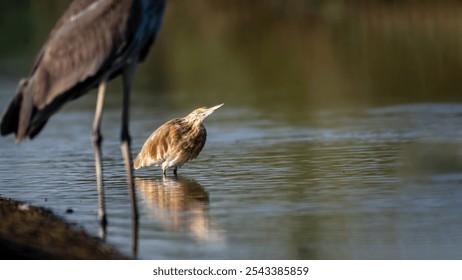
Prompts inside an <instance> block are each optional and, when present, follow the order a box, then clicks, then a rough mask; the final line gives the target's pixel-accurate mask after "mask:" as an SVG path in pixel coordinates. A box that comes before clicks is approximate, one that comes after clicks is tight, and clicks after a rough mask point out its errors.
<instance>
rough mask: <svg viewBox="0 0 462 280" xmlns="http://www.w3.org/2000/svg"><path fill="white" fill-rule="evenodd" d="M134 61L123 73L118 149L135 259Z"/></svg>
mask: <svg viewBox="0 0 462 280" xmlns="http://www.w3.org/2000/svg"><path fill="white" fill-rule="evenodd" d="M135 61H136V60H133V61H131V62H128V63H127V65H126V66H125V68H124V71H123V87H124V97H123V103H122V107H123V109H122V128H121V135H120V141H121V144H120V149H121V151H122V156H123V158H124V161H125V171H126V173H127V184H128V191H129V195H130V200H131V201H130V202H131V206H132V254H133V257H136V255H137V252H138V207H137V205H136V192H135V184H134V183H133V165H132V156H131V153H130V145H131V138H130V132H129V131H128V122H129V109H130V89H131V85H132V81H133V76H134V74H135V70H136V62H135Z"/></svg>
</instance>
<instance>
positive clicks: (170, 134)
mask: <svg viewBox="0 0 462 280" xmlns="http://www.w3.org/2000/svg"><path fill="white" fill-rule="evenodd" d="M221 106H223V104H220V105H217V106H213V107H210V108H205V107H204V108H199V109H196V110H194V111H192V112H191V113H190V114H189V115H187V116H185V117H183V118H176V119H173V120H171V121H168V122H166V123H165V124H163V125H162V126H160V127H159V128H158V129H156V130H155V131H154V132H153V133H152V134H151V136H150V137H149V138H148V140H146V142H145V143H144V145H143V147H142V148H141V151H140V153H139V154H138V156H137V157H136V159H135V162H134V168H135V169H139V168H141V167H147V166H159V165H161V166H162V174H163V175H164V176H165V175H166V174H167V170H168V169H170V168H173V174H174V175H177V170H178V167H181V166H182V165H183V164H185V163H186V162H188V161H190V160H193V159H195V158H196V157H197V156H198V155H199V153H200V152H201V150H202V148H203V147H204V145H205V141H206V139H207V131H206V130H205V126H204V124H203V122H204V120H205V119H207V117H208V116H210V115H211V114H212V113H213V112H214V111H215V110H216V109H218V108H220V107H221Z"/></svg>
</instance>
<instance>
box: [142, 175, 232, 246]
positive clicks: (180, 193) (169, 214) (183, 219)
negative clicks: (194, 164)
mask: <svg viewBox="0 0 462 280" xmlns="http://www.w3.org/2000/svg"><path fill="white" fill-rule="evenodd" d="M135 184H136V187H138V188H139V190H140V194H141V198H142V200H143V201H144V204H145V206H146V208H147V210H148V217H149V218H151V219H153V220H156V221H157V222H159V223H160V224H161V226H162V227H163V228H164V229H167V230H172V231H186V232H189V233H190V234H191V236H192V237H193V238H194V239H195V240H196V241H199V242H222V241H224V239H223V235H222V234H221V232H220V230H218V229H217V228H215V227H214V226H213V225H212V224H211V221H210V217H209V216H208V207H209V195H208V193H207V192H206V191H205V189H204V188H203V187H202V186H201V185H200V184H199V183H198V182H197V181H195V180H190V179H185V178H181V177H171V178H170V177H165V176H164V177H163V178H162V179H161V178H153V179H148V178H136V179H135Z"/></svg>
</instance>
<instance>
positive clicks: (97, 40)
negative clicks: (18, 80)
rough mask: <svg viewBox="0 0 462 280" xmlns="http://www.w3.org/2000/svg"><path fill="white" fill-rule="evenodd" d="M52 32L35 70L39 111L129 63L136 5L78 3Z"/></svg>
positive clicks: (112, 1)
mask: <svg viewBox="0 0 462 280" xmlns="http://www.w3.org/2000/svg"><path fill="white" fill-rule="evenodd" d="M76 2H78V3H77V4H74V5H72V4H71V6H70V7H69V9H70V10H68V11H67V12H65V14H64V15H63V17H62V18H61V19H60V20H59V21H58V24H57V25H56V27H55V28H54V29H53V30H52V32H51V35H50V37H49V38H48V41H47V42H46V44H45V46H44V47H43V49H42V51H41V55H40V57H39V58H38V60H37V64H36V66H35V67H34V73H33V75H32V77H31V81H32V83H33V92H32V94H33V102H34V105H35V106H36V107H37V108H38V109H39V110H41V109H43V108H44V107H46V106H47V105H48V104H50V103H51V102H52V101H53V99H54V98H56V97H57V96H59V95H61V94H62V93H64V92H66V91H68V90H69V89H71V88H72V87H74V86H76V85H77V84H80V83H84V82H85V81H86V80H87V79H89V78H91V77H93V76H95V75H101V73H105V72H107V71H109V70H111V67H112V65H113V64H114V63H117V61H123V60H124V59H126V58H125V57H123V55H124V54H125V52H124V50H125V49H127V48H128V47H129V42H130V38H129V34H134V33H135V31H134V30H130V28H136V24H132V22H130V24H129V23H128V21H129V17H130V14H131V13H130V11H131V9H132V8H133V6H132V5H133V3H132V2H134V1H120V0H107V1H89V0H80V1H76Z"/></svg>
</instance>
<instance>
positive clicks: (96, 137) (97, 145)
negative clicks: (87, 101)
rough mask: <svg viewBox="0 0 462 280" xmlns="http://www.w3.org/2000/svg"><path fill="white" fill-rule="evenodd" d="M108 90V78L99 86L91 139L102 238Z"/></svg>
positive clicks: (102, 237)
mask: <svg viewBox="0 0 462 280" xmlns="http://www.w3.org/2000/svg"><path fill="white" fill-rule="evenodd" d="M105 92H106V80H103V81H102V82H101V83H100V84H99V87H98V99H97V102H96V111H95V118H94V120H93V128H92V132H91V139H92V144H93V153H94V156H95V170H96V183H97V187H98V217H99V221H100V233H99V235H100V238H101V239H105V238H106V225H107V219H106V209H105V203H104V186H103V170H102V166H101V142H102V139H103V138H102V137H101V132H100V126H101V117H102V114H103V105H104V94H105Z"/></svg>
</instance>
